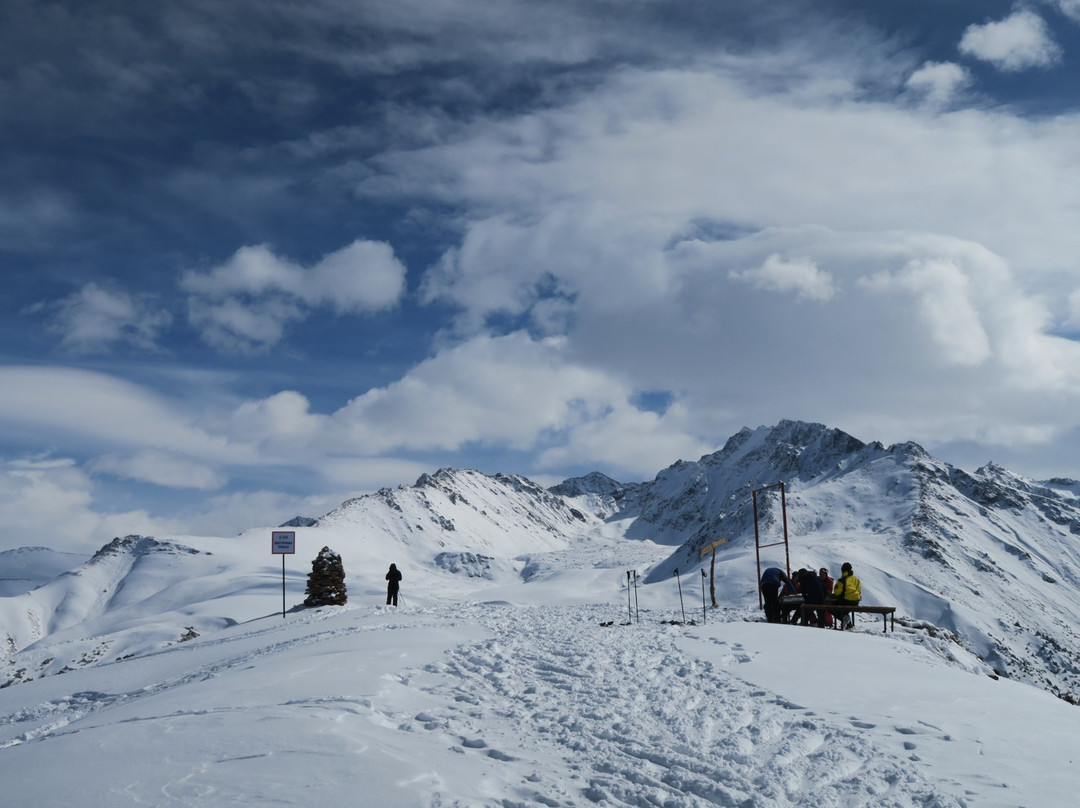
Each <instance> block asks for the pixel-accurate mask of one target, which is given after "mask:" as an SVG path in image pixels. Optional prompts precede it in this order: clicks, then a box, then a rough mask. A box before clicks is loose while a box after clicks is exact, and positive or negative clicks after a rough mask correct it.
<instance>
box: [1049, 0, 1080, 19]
mask: <svg viewBox="0 0 1080 808" xmlns="http://www.w3.org/2000/svg"><path fill="white" fill-rule="evenodd" d="M1054 5H1056V6H1057V7H1058V9H1059V10H1060V11H1061V13H1062V14H1064V15H1065V16H1066V17H1068V18H1069V19H1070V20H1072V21H1073V22H1080V0H1055V2H1054Z"/></svg>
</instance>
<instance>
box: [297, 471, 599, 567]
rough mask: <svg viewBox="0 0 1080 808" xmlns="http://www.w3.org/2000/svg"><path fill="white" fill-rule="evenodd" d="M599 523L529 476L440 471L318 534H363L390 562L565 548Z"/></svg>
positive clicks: (344, 515)
mask: <svg viewBox="0 0 1080 808" xmlns="http://www.w3.org/2000/svg"><path fill="white" fill-rule="evenodd" d="M598 522H599V519H598V517H597V516H595V515H589V516H587V515H586V514H585V513H584V512H582V511H581V510H578V509H577V508H575V507H573V506H572V505H571V504H569V503H568V502H567V500H566V499H565V498H563V497H561V496H558V495H557V494H553V493H551V492H550V491H548V490H546V489H544V488H542V487H541V486H539V485H537V484H536V483H534V482H532V481H531V480H528V479H526V478H524V477H519V476H516V475H510V474H496V475H494V476H489V475H486V474H482V473H481V472H479V471H472V470H468V469H440V470H439V471H437V472H435V473H434V474H424V475H422V476H421V477H420V479H418V480H417V481H416V484H415V485H413V486H408V487H406V486H401V487H399V488H396V489H390V488H384V489H382V490H380V491H378V492H377V493H375V494H369V495H367V496H363V497H359V498H357V499H354V500H350V501H348V502H346V503H344V504H343V505H342V506H341V507H340V508H338V509H336V510H334V511H331V512H330V513H329V514H327V515H326V516H324V517H323V518H322V519H320V520H318V528H320V529H325V530H326V531H328V532H335V533H341V534H347V533H348V532H349V531H350V530H355V531H363V532H364V534H365V537H366V539H365V540H366V541H374V542H381V546H383V547H385V549H386V550H387V552H388V553H389V555H390V557H393V556H394V555H396V554H400V552H401V549H402V548H405V549H406V550H408V551H409V552H411V553H414V554H419V555H420V556H421V557H424V558H430V557H432V556H434V555H435V554H436V553H445V552H471V553H487V554H493V553H494V554H497V555H499V556H503V557H506V556H510V557H512V556H516V555H518V554H521V553H526V552H530V551H542V550H555V549H560V548H563V547H566V546H567V543H568V542H569V541H570V540H571V539H573V538H575V537H577V536H579V535H581V533H582V529H583V528H584V527H586V526H589V525H595V524H597V523H598Z"/></svg>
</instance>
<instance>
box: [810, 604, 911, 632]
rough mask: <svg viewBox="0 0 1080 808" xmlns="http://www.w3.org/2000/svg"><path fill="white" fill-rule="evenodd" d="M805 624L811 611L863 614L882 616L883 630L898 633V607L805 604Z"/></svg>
mask: <svg viewBox="0 0 1080 808" xmlns="http://www.w3.org/2000/svg"><path fill="white" fill-rule="evenodd" d="M799 611H800V612H801V614H802V617H803V622H805V621H806V613H807V612H810V611H823V612H832V613H833V614H843V613H844V612H848V613H851V612H862V613H864V614H880V615H881V630H882V631H883V632H885V631H889V630H890V629H892V630H893V631H896V607H895V606H862V605H859V606H842V605H840V604H839V603H803V604H801V605H800V606H799Z"/></svg>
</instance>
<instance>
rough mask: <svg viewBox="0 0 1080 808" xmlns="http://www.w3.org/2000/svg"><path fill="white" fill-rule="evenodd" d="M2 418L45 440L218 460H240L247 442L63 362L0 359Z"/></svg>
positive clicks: (127, 386) (134, 387) (129, 386)
mask: <svg viewBox="0 0 1080 808" xmlns="http://www.w3.org/2000/svg"><path fill="white" fill-rule="evenodd" d="M0 389H3V390H4V391H5V393H4V395H3V396H0V423H2V424H4V425H5V426H6V427H7V428H8V429H16V430H19V431H21V432H32V431H39V432H41V433H42V434H43V435H47V436H49V438H48V439H49V440H51V441H56V440H61V439H62V440H64V441H65V442H67V443H77V444H81V445H87V446H92V447H95V448H98V449H100V448H101V447H110V448H113V449H115V448H116V447H123V448H125V449H128V448H134V449H135V450H139V449H147V448H157V449H161V450H166V451H171V452H175V453H177V454H180V455H185V456H190V457H201V458H209V459H214V460H217V461H221V462H244V461H245V460H248V459H250V458H251V457H252V452H251V449H250V447H245V446H243V445H239V444H230V443H228V442H227V441H226V440H225V439H224V438H221V437H216V436H214V435H213V434H211V433H210V432H208V431H207V430H206V429H204V428H203V427H201V426H199V425H198V424H197V423H196V422H195V418H194V417H193V416H192V415H190V414H187V413H185V412H183V411H181V410H180V409H178V408H177V406H176V405H175V404H173V403H170V402H167V401H166V400H164V399H163V398H162V397H161V396H159V395H157V394H155V393H153V392H151V391H149V390H147V389H145V388H143V387H141V386H139V385H136V384H132V383H130V382H126V381H121V380H119V379H117V378H114V377H112V376H108V375H106V374H103V373H96V372H93V371H86V370H78V369H73V368H62V367H11V366H9V367H0Z"/></svg>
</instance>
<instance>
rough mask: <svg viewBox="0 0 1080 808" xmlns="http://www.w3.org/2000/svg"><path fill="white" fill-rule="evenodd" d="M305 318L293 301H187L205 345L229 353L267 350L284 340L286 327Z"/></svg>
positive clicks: (205, 299) (189, 319)
mask: <svg viewBox="0 0 1080 808" xmlns="http://www.w3.org/2000/svg"><path fill="white" fill-rule="evenodd" d="M304 317H305V313H304V311H303V310H302V309H301V308H300V307H299V306H298V305H297V304H296V303H295V302H294V301H292V300H287V299H281V298H270V299H267V300H256V301H247V300H240V299H236V298H226V299H225V300H215V299H212V298H204V297H191V298H189V299H188V321H189V322H190V323H191V325H192V326H194V327H195V328H196V329H197V330H198V331H199V332H200V334H201V335H202V338H203V341H204V342H206V343H207V344H208V345H211V346H213V347H215V348H218V349H219V350H222V351H225V352H227V353H258V352H260V351H264V350H266V349H268V348H270V347H271V346H273V345H276V344H277V343H278V342H280V341H281V339H282V337H283V336H284V335H285V329H286V327H288V326H289V325H291V324H292V323H295V322H299V321H300V320H303V319H304Z"/></svg>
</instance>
